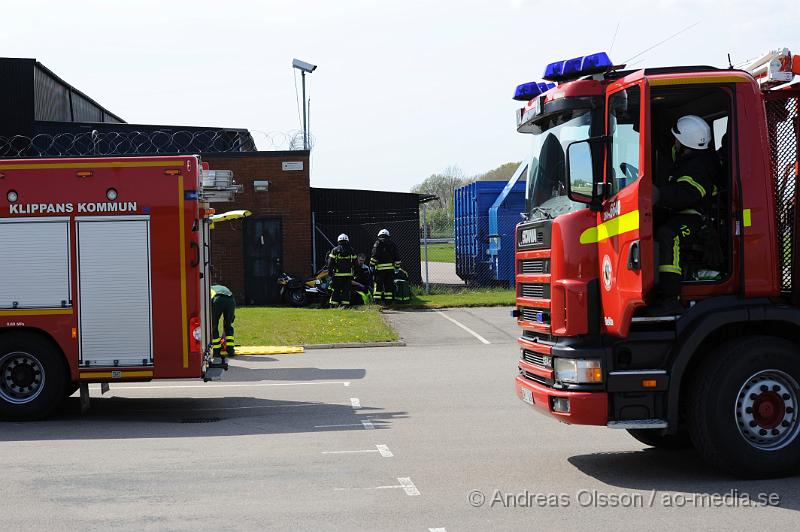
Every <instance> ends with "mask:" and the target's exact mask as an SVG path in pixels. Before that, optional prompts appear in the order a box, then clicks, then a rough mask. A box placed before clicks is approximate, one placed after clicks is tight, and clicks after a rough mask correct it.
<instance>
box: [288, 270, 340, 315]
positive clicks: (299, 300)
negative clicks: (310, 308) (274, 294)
mask: <svg viewBox="0 0 800 532" xmlns="http://www.w3.org/2000/svg"><path fill="white" fill-rule="evenodd" d="M278 285H280V287H281V299H282V300H283V301H284V302H286V303H287V304H289V305H292V306H293V307H304V306H306V305H309V304H311V303H327V302H328V300H329V299H330V297H331V291H330V285H331V281H330V277H329V276H328V269H327V268H323V269H321V270H320V271H319V272H317V274H316V275H313V276H311V277H308V278H306V279H301V278H299V277H294V276H292V275H289V274H288V273H284V274H282V275H281V276H280V277H278Z"/></svg>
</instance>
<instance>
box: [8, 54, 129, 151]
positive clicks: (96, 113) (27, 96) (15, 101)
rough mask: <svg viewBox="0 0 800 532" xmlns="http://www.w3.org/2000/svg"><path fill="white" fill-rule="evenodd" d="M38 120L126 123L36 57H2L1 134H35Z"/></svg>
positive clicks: (27, 135)
mask: <svg viewBox="0 0 800 532" xmlns="http://www.w3.org/2000/svg"><path fill="white" fill-rule="evenodd" d="M36 121H55V122H105V123H124V122H123V121H122V119H121V118H119V117H117V116H114V114H113V113H112V112H111V111H108V110H107V109H104V108H103V107H102V106H100V105H99V104H98V103H96V102H94V101H92V100H91V99H90V98H89V97H87V96H86V95H84V94H82V93H81V92H80V91H79V90H77V89H75V88H74V87H72V86H71V85H69V84H68V83H66V82H65V81H63V80H62V79H60V78H59V77H58V76H56V75H55V74H53V73H52V72H50V71H49V70H48V69H47V67H45V66H43V65H41V64H40V63H37V62H36V60H35V59H15V58H0V136H3V137H10V136H14V135H22V136H26V137H29V136H32V135H34V134H35V133H34V131H33V130H34V122H36Z"/></svg>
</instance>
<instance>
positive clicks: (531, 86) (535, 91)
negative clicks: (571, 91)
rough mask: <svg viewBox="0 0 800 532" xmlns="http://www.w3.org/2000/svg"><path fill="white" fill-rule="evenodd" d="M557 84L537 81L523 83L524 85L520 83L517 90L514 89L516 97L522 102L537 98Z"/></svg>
mask: <svg viewBox="0 0 800 532" xmlns="http://www.w3.org/2000/svg"><path fill="white" fill-rule="evenodd" d="M555 86H556V84H555V83H543V82H539V83H537V82H535V81H532V82H530V83H523V84H522V85H518V86H517V90H516V91H514V99H515V100H518V101H520V102H527V101H530V100H532V99H534V98H536V97H537V96H539V95H540V94H542V93H543V92H547V91H548V90H550V89H552V88H553V87H555Z"/></svg>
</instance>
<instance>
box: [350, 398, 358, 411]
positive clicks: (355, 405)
mask: <svg viewBox="0 0 800 532" xmlns="http://www.w3.org/2000/svg"><path fill="white" fill-rule="evenodd" d="M350 404H351V405H353V410H358V409H359V408H361V401H359V399H358V397H351V398H350Z"/></svg>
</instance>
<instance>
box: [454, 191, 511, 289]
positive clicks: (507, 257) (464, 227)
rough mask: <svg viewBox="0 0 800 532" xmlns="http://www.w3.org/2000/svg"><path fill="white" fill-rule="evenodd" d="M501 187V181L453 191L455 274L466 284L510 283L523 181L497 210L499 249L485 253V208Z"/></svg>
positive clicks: (486, 222)
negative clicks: (515, 230)
mask: <svg viewBox="0 0 800 532" xmlns="http://www.w3.org/2000/svg"><path fill="white" fill-rule="evenodd" d="M505 186H506V183H505V181H476V182H475V183H470V184H469V185H465V186H463V187H461V188H459V189H456V191H455V202H454V204H455V240H456V246H455V247H456V274H457V275H458V276H459V277H461V279H463V280H464V281H466V282H468V283H471V284H476V285H487V286H488V285H497V284H501V285H505V286H512V285H513V284H514V238H515V233H514V229H515V227H516V225H517V223H519V222H520V221H521V219H522V218H521V216H520V213H521V212H523V211H524V210H525V182H524V181H520V182H518V183H516V184H515V185H514V188H512V189H511V192H510V193H509V194H508V196H507V197H506V199H505V201H504V202H503V204H502V205H501V206H500V208H499V209H498V211H497V227H498V234H497V235H496V236H497V239H498V240H497V242H498V243H499V249H497V250H496V251H492V252H493V253H494V255H490V254H489V253H490V246H489V239H490V236H493V235H490V234H489V209H490V208H491V206H492V205H493V204H494V202H495V200H497V197H498V196H499V195H500V193H501V192H502V191H503V189H504V188H505Z"/></svg>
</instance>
